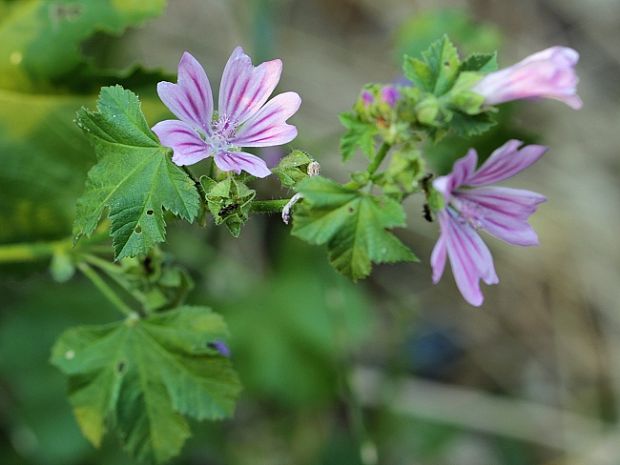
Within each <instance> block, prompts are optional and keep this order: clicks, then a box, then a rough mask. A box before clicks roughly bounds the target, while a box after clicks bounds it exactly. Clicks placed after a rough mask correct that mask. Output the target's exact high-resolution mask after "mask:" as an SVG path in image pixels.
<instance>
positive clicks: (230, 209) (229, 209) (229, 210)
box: [218, 203, 238, 218]
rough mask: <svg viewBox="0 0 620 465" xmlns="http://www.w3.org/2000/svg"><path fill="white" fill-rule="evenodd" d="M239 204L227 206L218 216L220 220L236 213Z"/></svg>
mask: <svg viewBox="0 0 620 465" xmlns="http://www.w3.org/2000/svg"><path fill="white" fill-rule="evenodd" d="M237 206H238V205H237V204H235V203H233V204H231V205H226V206H225V207H224V208H222V209H221V210H220V211H219V213H218V216H219V217H220V218H224V217H225V216H228V215H230V214H231V213H232V212H234V211H235V210H236V209H237Z"/></svg>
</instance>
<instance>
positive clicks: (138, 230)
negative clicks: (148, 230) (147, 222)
mask: <svg viewBox="0 0 620 465" xmlns="http://www.w3.org/2000/svg"><path fill="white" fill-rule="evenodd" d="M134 231H135V232H136V234H140V233H141V232H142V226H140V225H138V226H136V228H135V229H134Z"/></svg>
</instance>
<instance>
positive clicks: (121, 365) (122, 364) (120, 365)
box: [116, 362, 125, 373]
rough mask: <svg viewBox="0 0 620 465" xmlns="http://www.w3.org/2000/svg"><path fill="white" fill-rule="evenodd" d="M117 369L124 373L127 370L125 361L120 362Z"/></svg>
mask: <svg viewBox="0 0 620 465" xmlns="http://www.w3.org/2000/svg"><path fill="white" fill-rule="evenodd" d="M116 371H118V372H119V373H123V372H124V371H125V362H118V365H116Z"/></svg>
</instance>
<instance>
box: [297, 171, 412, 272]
mask: <svg viewBox="0 0 620 465" xmlns="http://www.w3.org/2000/svg"><path fill="white" fill-rule="evenodd" d="M297 190H298V192H300V193H301V194H303V196H304V200H303V202H302V203H300V204H299V205H298V206H297V207H296V209H295V211H294V216H293V220H294V222H293V231H292V233H293V235H295V236H297V237H299V238H301V239H304V240H305V241H307V242H309V243H311V244H318V245H320V244H327V249H328V252H329V259H330V262H331V264H332V266H333V267H334V268H336V270H338V271H339V272H340V273H342V274H344V275H345V276H348V277H350V278H351V279H353V280H354V281H355V280H358V279H360V278H364V277H366V276H368V274H369V273H370V270H371V266H372V265H371V264H372V262H374V263H393V262H399V261H412V260H416V257H415V255H414V254H413V252H411V250H409V248H407V247H406V246H405V245H404V244H403V243H402V242H401V241H400V240H399V239H398V238H397V237H396V236H394V235H393V234H392V233H390V232H388V231H387V230H388V229H391V228H394V227H402V226H405V212H404V211H403V208H402V206H401V205H400V204H399V203H398V202H396V201H394V200H393V199H391V198H389V197H386V196H383V197H375V196H372V195H368V194H366V193H362V192H359V191H357V190H352V189H348V188H346V187H344V186H341V185H340V184H337V183H336V182H334V181H331V180H329V179H326V178H323V177H320V176H316V177H312V178H307V179H305V180H303V181H302V182H301V183H300V184H299V185H298V186H297Z"/></svg>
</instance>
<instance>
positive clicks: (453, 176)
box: [431, 140, 547, 306]
mask: <svg viewBox="0 0 620 465" xmlns="http://www.w3.org/2000/svg"><path fill="white" fill-rule="evenodd" d="M522 144H523V143H522V142H521V141H518V140H510V141H508V142H507V143H506V144H504V145H503V146H501V147H500V148H498V149H497V150H495V152H493V153H492V154H491V156H490V157H489V158H488V159H487V160H486V161H485V162H484V163H483V164H482V166H480V168H478V169H476V164H477V162H478V154H477V153H476V151H475V150H474V149H471V150H469V152H468V153H467V155H466V156H465V157H463V158H461V159H460V160H458V161H457V162H456V163H455V164H454V167H453V169H452V173H450V174H448V175H447V176H441V177H439V178H437V179H436V180H435V181H434V182H433V187H434V188H435V189H436V190H437V191H438V192H440V193H441V194H442V195H443V198H444V201H445V206H444V208H443V209H442V210H440V211H439V212H438V214H437V217H438V220H439V227H440V232H441V233H440V236H439V240H438V241H437V244H436V245H435V248H434V249H433V253H432V255H431V266H432V268H433V283H435V284H437V282H439V280H440V279H441V276H442V274H443V271H444V268H445V265H446V257H447V258H449V259H450V265H451V267H452V273H453V275H454V279H455V281H456V285H457V287H458V288H459V290H460V291H461V294H462V295H463V297H464V298H465V300H467V302H469V303H470V304H472V305H475V306H479V305H481V304H482V301H483V300H484V298H483V296H482V292H481V291H480V279H482V280H483V281H484V282H485V283H487V284H497V283H498V282H499V280H498V278H497V274H495V267H494V266H493V258H492V257H491V252H490V251H489V249H488V248H487V246H486V245H485V243H484V242H483V241H482V239H481V237H480V236H479V235H478V230H479V229H484V230H486V231H487V232H488V233H489V234H491V235H493V236H495V237H497V238H498V239H501V240H503V241H505V242H508V243H509V244H513V245H520V246H533V245H538V237H537V235H536V233H535V232H534V230H533V229H532V227H531V226H530V225H529V224H528V222H527V221H528V218H529V217H530V215H532V214H533V213H534V212H535V211H536V209H537V207H538V205H539V204H540V203H542V202H544V201H545V200H546V199H545V197H543V196H542V195H540V194H537V193H535V192H530V191H527V190H521V189H511V188H507V187H495V186H493V187H490V186H488V185H489V184H491V183H495V182H498V181H503V180H504V179H508V178H510V177H512V176H514V175H515V174H517V173H519V172H521V171H523V170H524V169H525V168H527V167H528V166H530V165H532V164H533V163H535V162H536V161H537V160H538V159H539V158H540V157H541V156H542V155H543V154H544V153H545V152H546V151H547V147H544V146H542V145H527V146H525V147H521V145H522ZM520 147H521V148H520Z"/></svg>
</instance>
